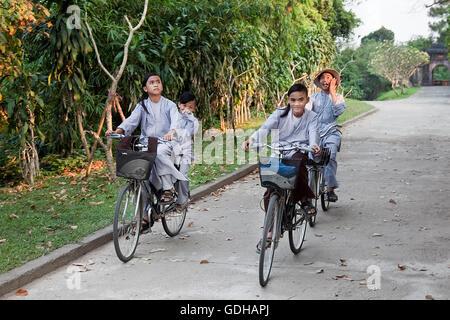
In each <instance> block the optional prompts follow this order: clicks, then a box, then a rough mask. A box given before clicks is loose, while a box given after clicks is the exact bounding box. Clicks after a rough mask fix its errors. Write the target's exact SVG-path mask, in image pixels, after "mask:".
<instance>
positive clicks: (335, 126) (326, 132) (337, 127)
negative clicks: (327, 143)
mask: <svg viewBox="0 0 450 320" xmlns="http://www.w3.org/2000/svg"><path fill="white" fill-rule="evenodd" d="M339 128H342V126H341V125H339V124H335V125H332V126H329V127H328V128H327V130H326V131H325V133H324V134H321V135H320V138H323V137H325V136H326V135H327V134H328V132H330V130H331V129H336V130H337V131H339V133H341V134H342V132H341V131H340V130H339Z"/></svg>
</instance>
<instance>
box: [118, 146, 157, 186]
mask: <svg viewBox="0 0 450 320" xmlns="http://www.w3.org/2000/svg"><path fill="white" fill-rule="evenodd" d="M155 158H156V153H151V152H141V151H133V150H127V149H119V150H117V153H116V176H118V177H123V178H128V179H137V180H147V179H148V178H149V176H150V172H151V170H152V167H153V163H154V162H155Z"/></svg>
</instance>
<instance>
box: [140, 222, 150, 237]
mask: <svg viewBox="0 0 450 320" xmlns="http://www.w3.org/2000/svg"><path fill="white" fill-rule="evenodd" d="M149 231H150V221H147V220H145V219H142V222H141V231H140V233H141V234H144V233H148V232H149Z"/></svg>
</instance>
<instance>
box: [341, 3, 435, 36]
mask: <svg viewBox="0 0 450 320" xmlns="http://www.w3.org/2000/svg"><path fill="white" fill-rule="evenodd" d="M432 2H433V0H357V1H352V2H351V3H350V4H349V5H347V9H351V10H352V11H353V12H354V13H355V14H356V16H357V17H358V18H359V19H361V25H360V26H359V27H358V28H356V29H354V42H355V44H356V45H359V44H360V40H361V38H362V37H364V36H366V35H368V34H369V33H371V32H373V31H376V30H378V29H379V28H381V27H382V26H384V27H385V28H387V29H389V30H391V31H393V32H394V34H395V41H396V42H406V41H408V40H410V39H411V38H412V37H413V36H414V35H422V36H425V37H428V36H429V35H430V34H431V30H430V29H429V27H428V22H430V21H432V18H430V17H428V15H427V14H428V9H427V8H425V5H426V4H428V5H429V4H431V3H432Z"/></svg>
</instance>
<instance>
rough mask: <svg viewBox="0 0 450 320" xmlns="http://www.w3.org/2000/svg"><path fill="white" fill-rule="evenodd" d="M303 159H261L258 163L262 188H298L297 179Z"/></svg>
mask: <svg viewBox="0 0 450 320" xmlns="http://www.w3.org/2000/svg"><path fill="white" fill-rule="evenodd" d="M301 163H302V160H301V159H281V161H280V159H278V158H271V157H260V158H259V162H258V167H259V178H260V180H261V186H262V187H265V188H275V189H288V190H293V189H295V187H296V186H297V177H298V172H299V169H300V164H301Z"/></svg>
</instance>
